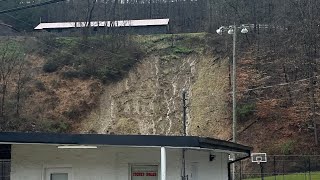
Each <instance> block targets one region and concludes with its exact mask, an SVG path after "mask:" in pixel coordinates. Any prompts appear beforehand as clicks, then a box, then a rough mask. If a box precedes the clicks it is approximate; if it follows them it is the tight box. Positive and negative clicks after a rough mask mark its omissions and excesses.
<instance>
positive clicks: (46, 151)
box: [11, 145, 228, 180]
mask: <svg viewBox="0 0 320 180" xmlns="http://www.w3.org/2000/svg"><path fill="white" fill-rule="evenodd" d="M181 154H182V150H181V149H167V180H181V177H180V176H181V167H182V163H181ZM212 154H215V155H216V158H215V160H213V161H212V162H209V152H205V151H195V150H188V151H186V163H187V174H188V175H189V180H226V179H227V158H228V156H227V154H225V153H212ZM134 163H136V164H158V165H160V148H120V147H99V148H98V149H58V148H57V147H56V146H50V145H13V146H12V168H11V180H44V178H43V177H44V172H45V168H47V167H72V173H73V180H129V165H130V164H134ZM192 164H193V167H192ZM195 167H196V168H195ZM192 169H193V170H195V169H197V171H198V172H197V174H198V179H194V178H192V175H191V174H192V172H191V171H192Z"/></svg>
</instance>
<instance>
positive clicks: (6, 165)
mask: <svg viewBox="0 0 320 180" xmlns="http://www.w3.org/2000/svg"><path fill="white" fill-rule="evenodd" d="M10 171H11V162H10V160H0V179H1V180H10Z"/></svg>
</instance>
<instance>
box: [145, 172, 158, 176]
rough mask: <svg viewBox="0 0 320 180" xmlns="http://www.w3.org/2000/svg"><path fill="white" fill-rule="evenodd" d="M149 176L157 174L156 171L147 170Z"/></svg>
mask: <svg viewBox="0 0 320 180" xmlns="http://www.w3.org/2000/svg"><path fill="white" fill-rule="evenodd" d="M147 176H157V173H156V172H147Z"/></svg>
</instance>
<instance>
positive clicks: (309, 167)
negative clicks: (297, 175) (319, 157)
mask: <svg viewBox="0 0 320 180" xmlns="http://www.w3.org/2000/svg"><path fill="white" fill-rule="evenodd" d="M308 162H309V166H308V169H309V180H311V160H310V156H309V157H308Z"/></svg>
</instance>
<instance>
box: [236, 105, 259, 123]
mask: <svg viewBox="0 0 320 180" xmlns="http://www.w3.org/2000/svg"><path fill="white" fill-rule="evenodd" d="M254 110H255V104H245V105H242V106H239V107H238V108H237V114H238V116H239V118H240V119H241V120H244V119H245V118H247V117H249V116H250V115H252V114H253V113H254Z"/></svg>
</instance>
